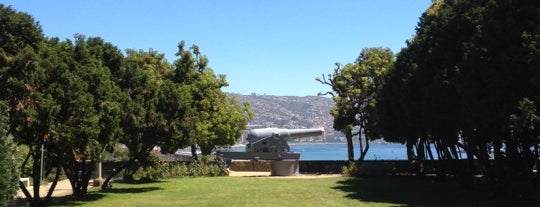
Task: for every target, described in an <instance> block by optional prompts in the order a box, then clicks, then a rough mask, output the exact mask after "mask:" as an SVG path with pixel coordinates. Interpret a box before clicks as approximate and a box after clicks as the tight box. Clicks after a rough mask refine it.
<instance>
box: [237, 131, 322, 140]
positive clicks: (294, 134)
mask: <svg viewBox="0 0 540 207" xmlns="http://www.w3.org/2000/svg"><path fill="white" fill-rule="evenodd" d="M320 135H324V128H311V129H279V128H263V129H250V130H248V137H247V139H248V141H249V142H252V143H253V142H256V141H258V140H261V139H265V138H269V137H276V138H283V139H299V138H305V137H314V136H320Z"/></svg>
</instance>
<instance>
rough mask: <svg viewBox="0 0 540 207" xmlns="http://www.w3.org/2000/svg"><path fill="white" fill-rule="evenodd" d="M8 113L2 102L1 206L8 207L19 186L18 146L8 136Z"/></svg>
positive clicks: (0, 114) (0, 117) (0, 147)
mask: <svg viewBox="0 0 540 207" xmlns="http://www.w3.org/2000/svg"><path fill="white" fill-rule="evenodd" d="M7 112H8V107H7V105H6V104H5V103H4V102H0V206H6V205H7V201H8V200H9V199H11V197H12V196H13V195H14V194H15V193H16V192H17V188H18V186H19V171H18V169H19V167H18V166H17V158H16V156H15V152H16V146H15V143H14V142H13V137H11V136H10V135H9V134H8V120H9V119H8V115H7Z"/></svg>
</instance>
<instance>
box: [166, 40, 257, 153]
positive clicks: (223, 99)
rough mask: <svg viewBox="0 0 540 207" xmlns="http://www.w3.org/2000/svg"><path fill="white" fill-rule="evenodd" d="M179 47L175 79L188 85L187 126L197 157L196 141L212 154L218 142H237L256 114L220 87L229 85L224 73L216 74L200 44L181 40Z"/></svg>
mask: <svg viewBox="0 0 540 207" xmlns="http://www.w3.org/2000/svg"><path fill="white" fill-rule="evenodd" d="M178 49H179V51H178V53H177V56H179V59H177V60H176V61H175V63H174V64H175V67H176V68H175V79H174V81H175V82H176V83H178V84H183V85H185V86H186V87H187V88H188V90H189V92H190V95H191V97H192V99H191V100H192V102H191V105H190V108H189V109H188V113H187V117H186V120H185V121H186V122H185V123H187V124H186V125H184V127H186V128H185V129H184V130H185V134H187V135H188V137H190V138H191V140H190V143H191V148H192V154H193V157H194V158H195V159H197V156H196V151H195V148H196V146H197V145H198V146H199V147H200V149H201V152H202V154H203V155H209V154H210V153H211V152H212V150H213V149H214V148H215V147H216V146H230V145H233V144H235V143H236V141H237V139H238V138H239V137H240V136H241V135H242V133H243V131H244V130H245V127H246V126H247V122H248V121H249V119H250V118H251V117H252V116H253V114H252V112H251V108H250V106H249V104H248V103H243V105H242V106H240V104H239V103H238V102H237V101H236V100H235V99H234V98H231V97H227V95H226V94H225V93H224V92H223V91H221V88H222V87H225V86H227V85H228V83H227V81H226V79H225V76H224V75H218V76H216V75H215V74H214V72H213V70H212V69H210V68H208V67H207V64H208V58H207V57H206V56H204V55H201V53H200V51H199V47H198V46H196V45H193V46H192V47H191V50H186V49H185V42H184V41H182V42H180V44H179V45H178Z"/></svg>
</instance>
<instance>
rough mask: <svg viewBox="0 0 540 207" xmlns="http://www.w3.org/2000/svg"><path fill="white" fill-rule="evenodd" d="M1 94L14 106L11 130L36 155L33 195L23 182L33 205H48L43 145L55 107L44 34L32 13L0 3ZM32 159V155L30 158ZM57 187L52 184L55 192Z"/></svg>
mask: <svg viewBox="0 0 540 207" xmlns="http://www.w3.org/2000/svg"><path fill="white" fill-rule="evenodd" d="M0 28H2V31H1V33H0V44H1V45H0V46H1V47H0V94H1V96H0V97H1V98H2V99H3V100H6V101H7V102H8V104H9V105H10V107H11V110H10V115H9V117H10V121H9V124H10V133H11V134H12V135H13V136H14V140H15V142H17V143H19V144H25V145H28V146H29V148H30V149H29V153H28V156H27V157H32V159H31V161H32V163H31V164H30V165H31V168H32V172H31V174H29V175H28V176H30V177H31V178H32V183H33V184H34V187H33V195H35V196H32V195H31V194H30V192H28V190H27V189H26V187H24V185H23V184H22V183H21V182H20V183H19V185H20V187H21V189H22V190H23V192H24V194H25V196H26V198H27V200H28V201H29V203H30V205H31V206H44V205H45V203H46V202H47V201H48V200H50V196H49V197H46V198H45V199H42V198H40V196H39V190H40V184H41V176H40V148H41V145H42V144H45V142H46V141H49V140H50V139H49V137H50V134H51V133H50V132H51V130H50V128H51V120H50V118H49V117H48V114H50V113H51V112H52V111H54V110H53V109H52V108H51V105H52V104H51V99H50V98H49V97H47V96H46V95H45V94H44V93H43V92H42V91H43V88H45V87H46V76H45V72H44V70H43V68H40V67H39V64H38V63H39V50H40V48H41V47H43V45H44V44H45V43H44V36H43V33H42V31H41V28H40V26H39V25H38V24H37V23H35V21H34V20H33V19H32V17H30V16H29V15H27V14H25V13H22V12H16V11H14V10H13V9H11V8H10V7H4V6H3V5H0ZM26 160H28V159H26ZM52 190H54V188H51V190H50V192H52Z"/></svg>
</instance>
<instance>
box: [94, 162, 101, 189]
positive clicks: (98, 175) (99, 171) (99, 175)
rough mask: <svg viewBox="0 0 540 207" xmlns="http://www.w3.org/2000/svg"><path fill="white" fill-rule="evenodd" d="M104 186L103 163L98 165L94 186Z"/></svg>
mask: <svg viewBox="0 0 540 207" xmlns="http://www.w3.org/2000/svg"><path fill="white" fill-rule="evenodd" d="M101 184H103V178H102V177H101V162H98V163H96V177H95V178H94V182H93V185H94V186H101Z"/></svg>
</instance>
